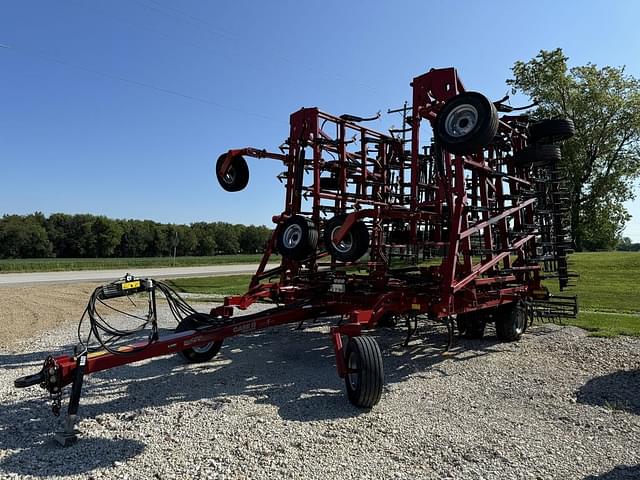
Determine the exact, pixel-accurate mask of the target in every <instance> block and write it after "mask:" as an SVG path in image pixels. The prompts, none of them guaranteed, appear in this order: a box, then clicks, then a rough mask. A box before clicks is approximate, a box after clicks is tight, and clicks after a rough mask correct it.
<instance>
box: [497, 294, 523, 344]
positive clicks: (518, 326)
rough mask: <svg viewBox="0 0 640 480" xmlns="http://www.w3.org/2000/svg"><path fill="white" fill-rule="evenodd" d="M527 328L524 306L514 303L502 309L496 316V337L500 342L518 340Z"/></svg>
mask: <svg viewBox="0 0 640 480" xmlns="http://www.w3.org/2000/svg"><path fill="white" fill-rule="evenodd" d="M526 328H527V316H526V312H525V309H524V305H523V304H522V303H521V302H514V303H512V304H510V305H507V306H504V307H502V308H501V309H500V310H499V311H498V314H497V315H496V335H497V336H498V340H500V341H501V342H515V341H516V340H520V337H522V334H523V333H524V331H525V329H526Z"/></svg>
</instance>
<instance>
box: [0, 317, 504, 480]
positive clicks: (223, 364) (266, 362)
mask: <svg viewBox="0 0 640 480" xmlns="http://www.w3.org/2000/svg"><path fill="white" fill-rule="evenodd" d="M319 325H320V324H319ZM314 326H317V325H310V327H314ZM371 334H372V335H373V336H374V337H375V338H376V339H377V340H378V341H379V343H380V347H381V349H382V352H383V355H384V366H385V381H386V384H387V385H389V384H393V383H398V382H402V381H403V380H405V379H406V378H407V377H408V376H409V375H411V374H414V373H416V372H428V371H429V370H430V369H432V368H433V367H434V366H436V365H437V364H438V363H440V362H442V361H444V360H447V361H465V360H467V359H469V358H473V357H476V356H481V355H486V354H489V353H491V352H492V351H494V348H493V347H494V346H495V344H496V343H497V341H496V340H495V338H493V337H488V338H487V339H485V340H474V341H470V340H461V339H457V340H456V350H455V352H453V353H452V354H451V355H448V356H444V355H443V354H442V353H443V351H444V347H445V345H446V340H447V336H446V329H444V328H442V327H441V326H439V327H437V328H432V329H429V330H428V331H425V330H422V331H420V332H419V336H418V337H417V338H416V339H414V340H412V342H411V343H410V345H409V346H408V347H406V348H405V347H404V346H403V342H404V339H405V334H404V330H402V329H396V330H391V329H380V330H376V331H374V332H371ZM45 355H46V354H41V353H38V354H29V355H26V356H25V358H22V359H16V358H13V359H12V360H11V363H12V364H16V365H17V363H18V361H19V360H23V361H25V362H31V361H34V360H43V358H44V356H45ZM29 395H30V398H28V399H26V400H25V399H23V400H17V401H15V402H12V403H6V404H5V405H3V408H2V409H0V432H2V436H0V450H4V451H7V450H9V451H14V452H15V453H12V454H10V455H9V456H8V457H6V458H5V459H4V460H3V461H2V462H0V472H1V471H5V472H15V473H18V474H32V475H69V474H74V473H76V474H77V473H82V472H89V471H90V470H92V469H94V468H99V467H104V466H109V465H111V464H113V462H114V461H116V460H117V461H124V460H126V459H128V458H131V457H134V456H136V455H138V454H140V453H141V452H142V451H143V450H144V447H145V445H144V443H141V442H139V441H135V440H129V439H122V440H109V439H101V438H96V437H91V436H88V437H85V436H81V437H80V442H79V443H78V444H76V445H75V446H72V447H70V448H68V449H61V448H59V447H57V445H55V444H53V440H52V437H51V433H52V432H54V431H56V430H59V429H60V427H61V418H55V417H53V416H52V415H51V414H50V412H49V404H50V402H49V401H48V400H47V396H46V394H45V392H44V391H43V390H41V389H39V388H38V387H32V388H31V390H30V394H29ZM239 396H243V397H247V396H248V397H252V398H253V399H255V402H256V404H258V405H261V404H265V405H273V406H275V407H276V408H277V412H278V415H279V416H280V417H281V418H283V419H285V420H292V421H299V422H310V421H317V420H325V419H338V418H350V417H356V416H358V415H360V414H362V413H364V412H365V411H364V410H361V409H358V408H356V407H354V406H352V405H351V404H350V403H349V402H348V400H347V399H346V395H345V393H344V382H343V380H341V379H340V378H339V377H338V376H337V374H336V370H335V356H334V352H333V345H332V344H331V341H330V338H329V335H327V333H325V332H322V331H319V329H307V330H295V329H292V328H291V327H278V328H273V329H270V330H266V331H262V332H256V333H254V334H249V335H244V336H239V337H236V338H232V339H229V340H228V341H227V342H226V343H225V345H223V348H222V351H221V354H220V355H219V356H218V357H217V358H216V359H214V360H213V361H211V362H207V363H202V364H187V363H185V361H184V360H183V359H182V357H180V356H178V355H173V356H169V357H159V358H156V359H153V360H151V361H147V362H144V363H140V364H134V365H125V366H122V367H118V368H114V369H113V370H108V371H104V372H100V373H96V374H93V375H90V376H88V377H87V378H86V382H85V387H84V388H83V399H82V400H81V404H80V411H79V414H80V418H86V419H95V420H96V421H97V422H99V423H101V425H102V424H104V425H103V427H104V428H105V429H106V430H107V431H108V430H110V429H111V428H112V427H110V426H109V423H115V426H114V427H113V430H115V431H116V432H120V431H121V430H122V429H123V425H122V424H123V423H126V422H132V421H134V420H135V418H136V417H137V416H138V415H146V414H147V412H146V411H145V409H147V408H149V407H162V406H166V405H171V404H175V403H180V402H197V404H198V405H197V409H213V410H216V409H221V408H233V405H229V404H230V403H232V401H233V400H232V399H233V397H239ZM66 401H68V390H67V391H66V392H65V404H63V413H64V412H65V410H64V409H66ZM194 411H195V410H194ZM109 414H110V416H109V417H108V418H106V419H105V415H109ZM256 414H257V415H262V413H261V412H260V411H257V412H256ZM101 417H102V418H101ZM124 429H125V430H126V428H124ZM93 452H96V453H97V452H100V455H97V454H93ZM74 457H77V459H76V460H75V461H73V462H71V461H70V462H68V463H67V462H66V461H65V459H69V458H74ZM0 476H1V475H0Z"/></svg>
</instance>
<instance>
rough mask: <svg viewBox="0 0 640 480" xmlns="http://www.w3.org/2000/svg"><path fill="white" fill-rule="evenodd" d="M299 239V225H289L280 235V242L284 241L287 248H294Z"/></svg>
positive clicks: (300, 231) (300, 235) (300, 238)
mask: <svg viewBox="0 0 640 480" xmlns="http://www.w3.org/2000/svg"><path fill="white" fill-rule="evenodd" d="M301 240H302V228H301V227H300V225H295V224H294V225H289V226H288V227H287V228H286V229H285V231H284V233H283V235H282V243H284V245H285V247H287V248H295V247H296V246H298V244H299V243H300V241H301Z"/></svg>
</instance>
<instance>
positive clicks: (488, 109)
mask: <svg viewBox="0 0 640 480" xmlns="http://www.w3.org/2000/svg"><path fill="white" fill-rule="evenodd" d="M465 105H467V106H468V109H469V111H472V110H475V112H476V114H477V115H476V123H475V125H473V126H472V127H471V128H470V129H469V130H468V131H466V132H463V133H462V134H460V135H454V134H453V133H452V131H451V130H452V127H457V128H463V129H464V128H466V127H467V126H468V125H469V118H468V117H465V116H463V115H460V114H458V117H451V115H452V114H453V113H454V112H455V111H456V110H459V109H460V108H463V107H464V106H465ZM458 113H459V112H458ZM456 118H457V120H456ZM499 124H500V120H499V118H498V112H497V110H496V107H495V105H494V104H493V103H492V102H491V101H490V100H489V99H488V98H487V97H485V96H484V95H482V94H481V93H478V92H464V93H460V94H459V95H456V96H455V97H453V98H450V99H449V100H447V102H446V103H445V104H444V106H443V107H442V110H440V112H438V117H437V118H436V123H435V126H434V133H435V136H436V139H437V140H438V142H439V143H440V145H441V146H442V147H444V148H445V150H447V151H449V152H450V153H457V154H467V153H474V152H476V151H477V150H478V149H480V148H483V147H486V146H487V145H488V144H489V143H491V141H492V140H493V138H494V137H495V136H496V133H498V126H499Z"/></svg>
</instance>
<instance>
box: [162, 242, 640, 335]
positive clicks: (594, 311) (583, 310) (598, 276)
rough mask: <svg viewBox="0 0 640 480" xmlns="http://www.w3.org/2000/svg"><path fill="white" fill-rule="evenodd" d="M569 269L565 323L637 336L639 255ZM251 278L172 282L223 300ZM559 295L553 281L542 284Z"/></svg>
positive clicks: (574, 263)
mask: <svg viewBox="0 0 640 480" xmlns="http://www.w3.org/2000/svg"><path fill="white" fill-rule="evenodd" d="M569 268H570V270H574V271H576V272H578V273H579V274H580V278H578V279H577V287H573V288H570V289H569V290H567V291H566V292H563V293H566V294H569V295H576V294H577V295H578V303H579V305H580V313H579V315H578V318H577V319H570V320H567V323H570V324H572V325H576V326H578V327H581V328H584V329H586V330H589V331H590V332H592V334H593V335H597V336H613V335H635V336H640V252H602V253H574V254H572V255H570V256H569ZM250 279H251V276H250V275H234V276H230V277H205V278H180V279H175V280H171V282H170V283H171V284H172V285H173V286H174V288H176V289H177V290H178V291H179V292H193V293H204V294H211V295H212V296H224V295H232V294H241V293H244V292H245V291H246V289H247V286H248V285H249V280H250ZM545 284H546V286H547V287H549V289H550V290H551V292H552V293H559V292H558V287H557V285H558V283H557V281H556V280H552V279H549V280H547V281H546V282H545Z"/></svg>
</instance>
